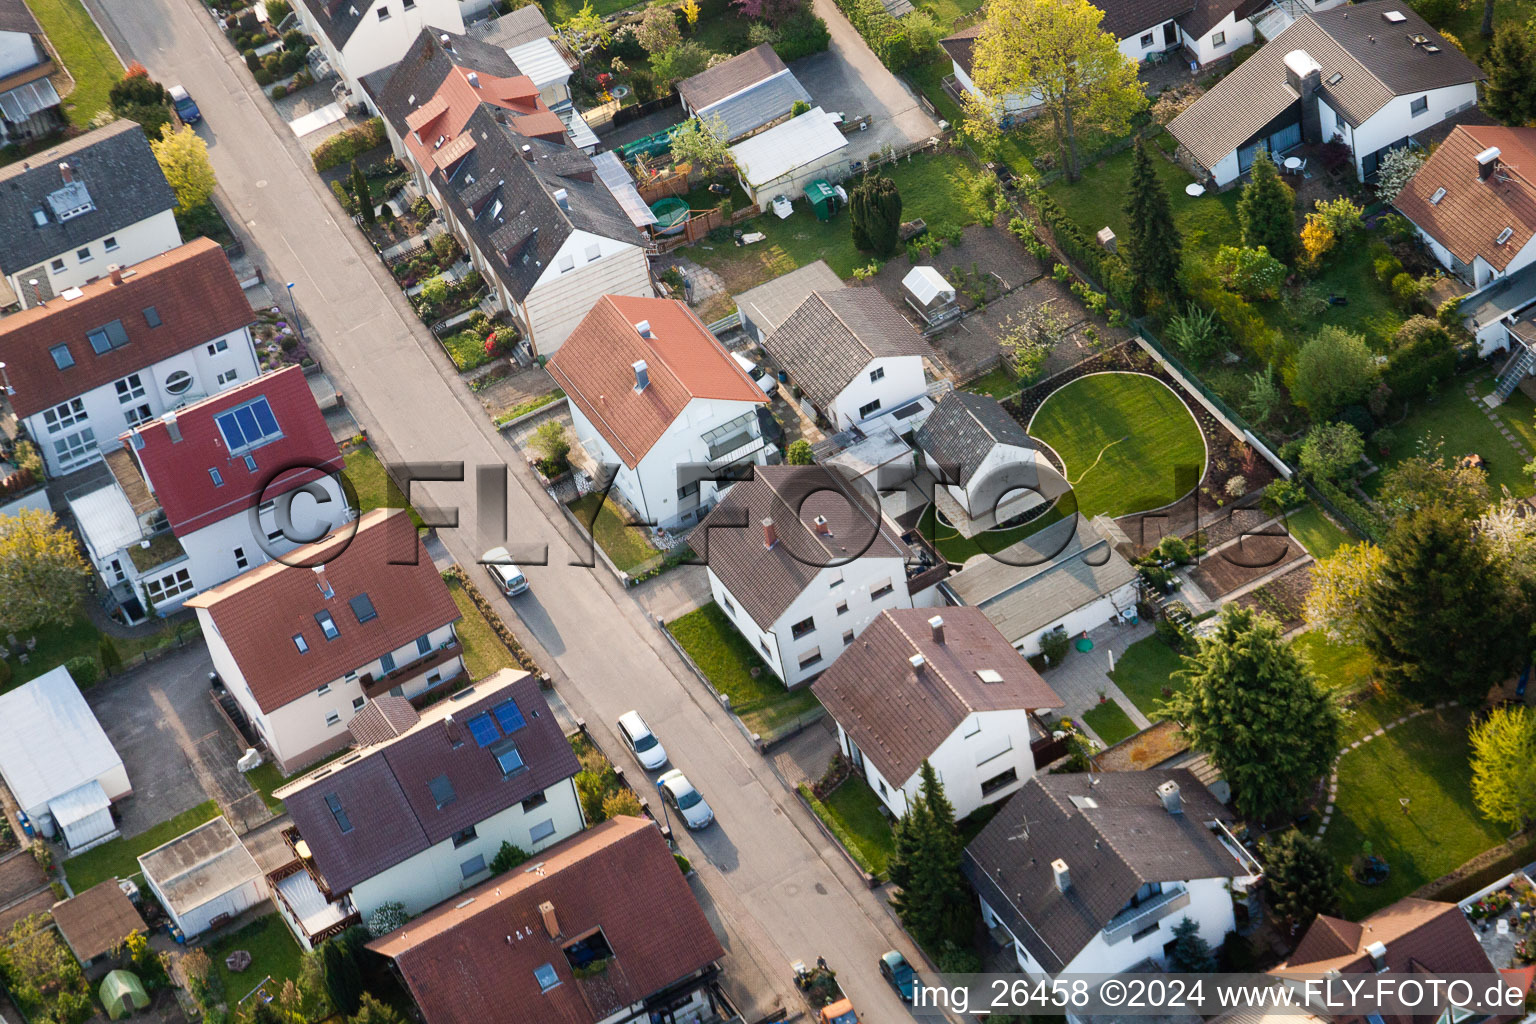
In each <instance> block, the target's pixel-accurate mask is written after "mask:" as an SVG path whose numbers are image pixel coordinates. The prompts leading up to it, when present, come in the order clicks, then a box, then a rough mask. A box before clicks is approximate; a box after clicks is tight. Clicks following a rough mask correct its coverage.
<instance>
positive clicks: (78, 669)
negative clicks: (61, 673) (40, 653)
mask: <svg viewBox="0 0 1536 1024" xmlns="http://www.w3.org/2000/svg"><path fill="white" fill-rule="evenodd" d="M64 668H65V669H66V670H67V671H68V672H69V677H70V678H71V679H73V680H74V681H75V685H76V686H78V687H80V689H82V690H86V689H89V688H91V687H92V686H95V685H96V680H97V679H100V678H101V669H100V668H98V667H97V665H96V659H95V658H93V657H91V656H90V655H89V654H82V655H79V656H78V657H74V658H70V659H69V660H68V661H66V662H65V663H64Z"/></svg>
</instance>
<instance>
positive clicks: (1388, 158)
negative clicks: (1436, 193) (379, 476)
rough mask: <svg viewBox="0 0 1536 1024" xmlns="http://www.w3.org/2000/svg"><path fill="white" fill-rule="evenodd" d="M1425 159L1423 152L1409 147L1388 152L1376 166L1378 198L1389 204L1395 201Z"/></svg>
mask: <svg viewBox="0 0 1536 1024" xmlns="http://www.w3.org/2000/svg"><path fill="white" fill-rule="evenodd" d="M1425 159H1426V157H1425V155H1424V151H1423V150H1420V149H1414V148H1412V147H1409V146H1404V147H1403V148H1402V149H1392V150H1388V151H1387V153H1386V155H1385V156H1383V157H1382V158H1381V160H1380V162H1379V163H1377V165H1376V197H1377V198H1378V199H1381V200H1382V201H1384V202H1388V203H1390V202H1392V201H1393V200H1395V199H1396V198H1397V197H1398V194H1399V193H1401V192H1402V191H1403V188H1404V187H1405V186H1406V185H1407V184H1408V182H1409V181H1411V180H1412V179H1413V176H1414V175H1415V174H1417V173H1419V168H1420V167H1423V166H1424V161H1425Z"/></svg>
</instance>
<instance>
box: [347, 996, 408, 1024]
mask: <svg viewBox="0 0 1536 1024" xmlns="http://www.w3.org/2000/svg"><path fill="white" fill-rule="evenodd" d="M347 1024H405V1018H404V1017H402V1016H400V1012H399V1011H398V1010H396V1009H394V1008H393V1007H391V1006H389V1005H387V1004H385V1003H381V1002H379V1001H378V1000H377V999H375V998H374V997H373V996H372V995H371V994H369V993H367V992H364V993H363V998H362V1002H361V1003H359V1004H358V1007H357V1012H356V1013H354V1014H353V1015H352V1016H351V1017H348V1018H347Z"/></svg>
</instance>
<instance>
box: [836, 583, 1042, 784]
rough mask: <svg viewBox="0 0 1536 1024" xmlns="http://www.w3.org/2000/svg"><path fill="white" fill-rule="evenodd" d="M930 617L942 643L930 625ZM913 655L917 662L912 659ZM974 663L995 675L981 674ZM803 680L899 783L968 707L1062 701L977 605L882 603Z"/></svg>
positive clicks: (965, 714)
mask: <svg viewBox="0 0 1536 1024" xmlns="http://www.w3.org/2000/svg"><path fill="white" fill-rule="evenodd" d="M936 616H937V617H938V618H941V619H943V624H942V625H941V627H940V629H941V631H942V636H943V640H942V642H941V641H939V640H937V639H935V637H934V630H933V627H932V626H930V625H929V620H931V619H933V618H934V617H936ZM915 655H921V656H922V658H923V665H922V668H921V669H917V668H913V666H912V662H911V659H912V658H913V656H915ZM983 670H990V672H992V673H995V674H996V676H997V679H996V680H995V681H993V682H983V681H982V679H981V677H980V675H979V674H978V673H979V672H981V671H983ZM811 689H812V690H813V691H814V692H815V694H816V696H817V698H818V699H819V700H820V701H821V703H822V704H823V705H825V706H826V709H827V713H828V714H830V715H831V716H832V717H833V718H834V719H835V720H836V721H837V722H838V724H839V725H841V726H842V727H843V729H844V730H845V731H846V732H847V733H848V734H849V735H850V736H851V737H852V738H853V740H854V742H856V743H857V744H858V745H859V749H860V750H862V751H863V752H864V756H865V757H868V758H869V759H870V760H871V761H873V762H874V764H875V767H876V768H878V769H880V774H881V775H883V776H884V777H885V778H887V779H890V780H891V781H892V782H894V783H896V784H897V785H898V786H899V785H902V784H903V783H905V782H906V780H908V779H910V778H911V777H912V776H913V775H914V774H916V773H917V770H918V768H920V767H922V763H923V760H924V759H925V758H928V757H930V756H932V754H933V752H934V751H935V750H937V749H938V748H939V744H941V743H943V742H944V741H945V740H947V739H949V737H950V735H951V734H952V733H953V732H954V731H955V730H956V729H958V728H959V727H960V725H961V724H962V723H963V722H964V721H965V720H966V719H967V718H969V717H970V716H971V714H972V713H973V712H979V711H1014V710H1028V711H1036V710H1039V709H1040V708H1059V707H1062V706H1063V701H1062V699H1061V698H1060V697H1058V696H1056V691H1054V690H1052V689H1051V688H1050V687H1049V686H1047V685H1046V682H1045V680H1044V679H1041V678H1040V673H1038V672H1036V671H1035V670H1034V669H1033V668H1031V667H1030V664H1029V662H1027V661H1025V660H1024V659H1023V658H1022V657H1021V656H1020V655H1019V652H1018V651H1016V650H1014V649H1013V645H1012V644H1010V643H1009V642H1008V641H1007V640H1006V639H1004V637H1003V635H1002V634H1001V633H999V632H998V631H997V627H996V626H994V625H992V623H991V621H990V620H988V618H987V616H986V613H985V612H983V611H982V610H981V609H980V608H942V609H940V608H898V609H888V610H886V611H883V612H881V613H880V615H879V616H877V617H876V618H875V621H874V622H871V623H870V624H869V626H868V627H867V628H866V629H865V630H864V632H863V633H861V634H859V638H858V639H857V640H855V641H854V642H853V643H852V644H851V645H850V646H848V647H845V648H843V653H842V654H840V655H839V656H838V658H837V661H835V662H833V664H832V667H831V668H829V669H827V671H825V672H823V673H822V674H821V677H820V678H819V679H817V680H816V682H814V683H813V684H811Z"/></svg>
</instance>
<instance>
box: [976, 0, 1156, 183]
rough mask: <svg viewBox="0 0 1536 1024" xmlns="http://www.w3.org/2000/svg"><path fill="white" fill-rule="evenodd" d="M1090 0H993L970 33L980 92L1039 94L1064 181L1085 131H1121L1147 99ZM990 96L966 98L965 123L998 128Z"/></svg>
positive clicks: (1077, 167)
mask: <svg viewBox="0 0 1536 1024" xmlns="http://www.w3.org/2000/svg"><path fill="white" fill-rule="evenodd" d="M1103 16H1104V14H1103V12H1102V11H1101V10H1099V9H1098V8H1097V7H1094V6H1093V5H1092V4H1091V3H1089V0H992V2H991V3H989V4H988V6H987V22H986V25H985V26H984V27H983V28H982V30H981V35H980V36H979V37H978V38H977V40H976V50H975V56H974V68H973V72H972V77H973V78H974V79H975V82H976V85H977V87H978V88H979V89H980V90H981V91H982V92H983V93H984V94H986V95H987V96H989V97H995V98H996V99H997V100H998V101H999V102H1001V99H1002V97H1004V96H1027V97H1032V98H1035V99H1038V100H1039V106H1040V110H1041V115H1042V116H1041V117H1039V118H1037V119H1035V120H1036V121H1038V123H1039V124H1040V125H1042V126H1043V129H1044V131H1045V132H1046V133H1047V134H1048V135H1049V137H1050V139H1051V141H1052V142H1053V144H1054V145H1055V148H1056V152H1057V154H1058V156H1059V158H1060V160H1061V166H1062V169H1063V170H1064V171H1065V172H1066V175H1067V179H1068V180H1069V181H1076V180H1077V179H1078V177H1079V175H1080V173H1081V167H1082V155H1081V150H1080V146H1079V141H1078V140H1079V137H1080V136H1081V134H1082V133H1083V132H1084V131H1094V130H1097V131H1103V132H1107V133H1109V134H1111V135H1123V134H1125V132H1126V131H1127V130H1128V129H1129V128H1130V122H1131V118H1132V117H1134V116H1135V115H1136V114H1138V113H1140V112H1141V111H1142V109H1143V108H1145V107H1146V105H1147V98H1146V95H1145V94H1144V93H1143V92H1142V88H1141V83H1140V82H1139V81H1138V80H1137V78H1136V64H1135V62H1134V61H1132V60H1130V59H1129V58H1128V57H1126V56H1125V55H1124V54H1123V53H1121V52H1120V46H1119V41H1118V40H1117V39H1115V37H1114V36H1113V35H1111V34H1110V33H1108V32H1105V31H1104V30H1103V29H1102V28H1101V27H1100V25H1099V22H1100V20H1101V19H1102V18H1103ZM996 113H997V111H996V110H995V109H994V107H993V104H991V103H990V102H985V101H981V102H975V103H972V104H969V105H968V109H967V119H966V128H967V130H969V131H973V132H974V133H975V134H977V135H978V136H979V137H983V138H986V137H991V136H993V135H995V134H996V132H997V121H996V120H995V115H996Z"/></svg>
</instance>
